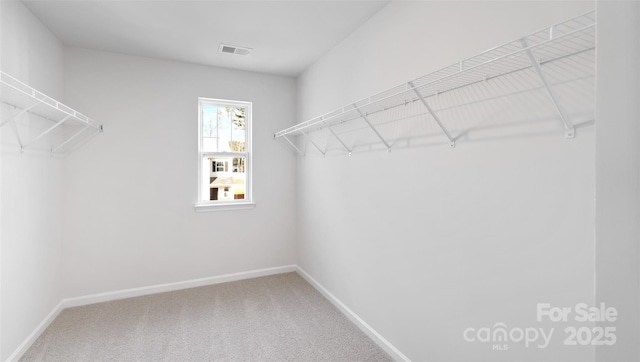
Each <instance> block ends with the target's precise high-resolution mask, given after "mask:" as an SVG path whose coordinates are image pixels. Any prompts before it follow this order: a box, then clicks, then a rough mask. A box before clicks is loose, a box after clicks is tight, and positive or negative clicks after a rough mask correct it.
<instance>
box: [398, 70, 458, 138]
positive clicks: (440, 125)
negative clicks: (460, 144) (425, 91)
mask: <svg viewBox="0 0 640 362" xmlns="http://www.w3.org/2000/svg"><path fill="white" fill-rule="evenodd" d="M409 87H410V88H411V89H412V90H413V92H414V93H415V94H416V95H417V96H418V99H420V102H422V104H423V105H424V106H425V108H427V111H429V114H431V117H433V119H434V120H435V121H436V123H437V124H438V127H440V129H441V130H442V132H443V133H444V135H445V136H447V138H448V139H449V147H450V148H455V147H456V140H455V139H453V137H451V134H450V133H449V131H447V129H446V128H445V126H444V125H443V124H442V121H440V117H438V115H437V114H436V112H434V111H433V109H432V108H431V106H429V103H427V100H426V99H424V97H423V96H422V94H420V92H418V89H417V88H416V87H414V86H413V83H411V82H409Z"/></svg>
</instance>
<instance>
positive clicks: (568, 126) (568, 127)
mask: <svg viewBox="0 0 640 362" xmlns="http://www.w3.org/2000/svg"><path fill="white" fill-rule="evenodd" d="M520 43H521V44H522V47H523V48H524V49H525V52H526V53H527V56H528V57H529V61H531V65H532V66H533V69H534V70H535V71H536V73H537V74H538V77H540V81H541V82H542V85H543V86H544V88H545V89H546V91H547V94H548V95H549V99H551V103H553V106H554V107H555V109H556V111H557V112H558V115H560V119H561V120H562V123H563V125H564V138H574V137H575V136H576V132H575V127H574V126H573V124H572V123H571V122H570V121H569V120H568V119H567V117H566V116H565V114H564V112H563V111H562V108H560V104H559V103H558V101H557V100H556V96H555V95H554V94H553V91H552V90H551V87H550V86H549V83H548V82H547V78H545V76H544V73H543V72H542V68H541V67H540V62H539V61H538V60H537V59H536V57H535V56H534V55H533V52H532V51H531V48H529V44H528V43H527V39H525V38H522V39H520Z"/></svg>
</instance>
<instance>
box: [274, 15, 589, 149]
mask: <svg viewBox="0 0 640 362" xmlns="http://www.w3.org/2000/svg"><path fill="white" fill-rule="evenodd" d="M588 14H589V13H588ZM592 28H595V24H587V25H585V26H581V27H580V28H578V29H573V30H571V31H567V32H564V33H562V34H560V35H558V36H555V37H553V38H552V39H548V37H547V40H544V41H540V42H538V43H535V44H532V45H529V46H528V47H526V48H520V49H518V50H513V51H510V52H507V53H505V54H501V55H499V56H497V57H495V58H493V59H491V60H487V61H484V62H481V63H479V64H476V65H473V66H471V67H468V68H465V69H463V70H459V71H458V72H451V73H449V74H446V75H444V76H441V77H439V78H437V79H435V80H430V81H428V82H425V83H422V84H415V83H412V84H415V86H414V87H413V88H424V87H427V86H431V85H434V84H437V83H439V82H443V81H445V80H447V79H450V78H453V77H456V76H458V77H460V75H466V74H469V73H470V72H472V71H474V70H478V69H481V67H484V66H488V65H491V64H492V63H496V62H498V61H500V60H503V59H505V58H508V57H514V56H517V55H518V54H522V53H523V52H526V51H527V50H530V49H534V48H540V47H543V46H545V45H548V44H549V43H552V42H559V41H560V40H562V39H567V38H569V37H571V36H572V35H575V34H580V32H584V31H586V30H589V29H592ZM545 29H548V28H545ZM535 34H536V33H533V35H535ZM530 36H531V35H530ZM525 38H526V37H525ZM591 38H592V36H590V37H589V40H588V42H589V43H593V41H592V40H591ZM506 45H511V46H512V45H513V42H511V43H506ZM502 47H505V45H503V46H499V47H496V48H493V49H490V50H488V51H485V52H483V53H480V55H484V54H489V53H491V52H492V51H495V50H496V49H500V48H502ZM583 48H584V47H583ZM589 48H592V47H589ZM587 50H588V49H578V51H576V52H574V53H580V52H584V51H587ZM566 56H569V55H567V54H562V55H560V56H559V57H566ZM477 57H478V56H476V57H471V58H466V59H465V60H464V62H467V61H470V60H473V59H477ZM507 63H509V62H507ZM453 66H456V64H454V65H453ZM451 67H452V66H449V67H446V68H443V69H441V70H440V71H436V72H434V73H432V74H438V73H442V71H445V72H446V71H447V70H448V69H449V68H451ZM511 72H512V71H509V72H508V73H511ZM465 73H466V74H465ZM508 73H506V74H508ZM502 75H503V74H498V75H495V76H493V77H497V76H502ZM426 77H429V75H428V76H426ZM421 79H425V77H421V78H418V79H416V80H415V81H413V82H419V81H420V80H421ZM465 85H468V84H465ZM397 88H398V87H394V88H391V90H394V89H397ZM410 90H411V89H408V88H407V89H405V90H403V91H400V92H396V93H395V94H392V95H390V96H386V97H383V98H380V99H375V97H376V95H374V96H372V97H369V98H367V99H364V100H363V101H361V102H364V103H362V104H359V103H361V102H357V103H356V104H359V105H358V106H355V108H359V109H361V108H364V107H366V106H369V105H371V104H374V103H380V102H383V101H385V100H388V99H392V98H393V97H398V96H400V95H402V94H404V93H406V92H407V91H410ZM386 92H388V91H385V92H381V93H379V94H384V93H386ZM373 99H375V100H373ZM405 102H406V100H405ZM403 103H404V102H403ZM355 108H352V106H345V107H342V108H340V109H338V110H335V111H333V112H329V113H327V114H325V115H323V116H321V117H317V118H314V119H311V120H309V121H306V122H302V123H300V124H297V125H295V126H292V127H289V128H286V129H284V130H282V131H280V132H277V133H275V134H274V137H276V138H277V137H281V136H283V135H286V134H290V133H295V132H298V131H300V130H302V129H306V128H309V127H312V126H315V125H318V124H320V123H324V124H328V122H329V121H331V120H332V119H335V118H337V117H339V116H342V115H344V114H346V113H348V112H350V111H352V110H353V109H355ZM365 114H367V113H366V112H365Z"/></svg>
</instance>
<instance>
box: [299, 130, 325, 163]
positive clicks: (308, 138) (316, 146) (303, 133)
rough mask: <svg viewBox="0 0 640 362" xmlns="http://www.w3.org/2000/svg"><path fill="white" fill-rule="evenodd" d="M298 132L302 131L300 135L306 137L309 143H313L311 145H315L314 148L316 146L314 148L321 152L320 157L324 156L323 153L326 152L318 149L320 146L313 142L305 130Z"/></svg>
mask: <svg viewBox="0 0 640 362" xmlns="http://www.w3.org/2000/svg"><path fill="white" fill-rule="evenodd" d="M300 133H302V135H303V136H304V138H306V139H307V141H309V142H311V144H312V145H313V147H315V148H316V150H318V152H320V153H321V154H322V157H324V156H325V154H326V153H325V151H322V150H321V149H320V147H318V145H317V144H316V143H315V142H313V140H312V139H311V137H309V136H308V135H307V133H306V132H305V131H300Z"/></svg>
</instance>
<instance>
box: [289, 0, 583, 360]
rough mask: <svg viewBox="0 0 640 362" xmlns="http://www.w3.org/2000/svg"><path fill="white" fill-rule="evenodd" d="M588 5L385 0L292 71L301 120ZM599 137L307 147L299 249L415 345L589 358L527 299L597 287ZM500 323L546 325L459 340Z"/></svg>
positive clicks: (446, 355)
mask: <svg viewBox="0 0 640 362" xmlns="http://www.w3.org/2000/svg"><path fill="white" fill-rule="evenodd" d="M594 7H595V4H594V3H593V2H392V3H390V4H389V5H388V6H387V7H385V8H384V9H382V10H381V11H380V12H379V13H378V14H376V15H375V16H374V17H373V18H372V19H370V20H369V21H368V22H367V23H365V24H364V25H363V26H362V27H361V28H359V29H358V30H357V31H356V32H355V33H353V34H352V35H351V36H350V37H348V38H347V39H345V40H344V41H343V42H342V43H341V44H340V45H339V46H337V47H336V48H334V49H333V50H332V51H331V52H330V53H329V54H327V55H326V56H325V57H324V58H322V59H321V60H320V61H319V62H317V63H316V64H315V65H314V66H312V67H311V68H310V69H309V70H307V71H306V72H305V73H304V74H303V75H302V76H301V77H299V79H298V91H299V93H298V104H299V112H298V121H303V120H306V119H310V118H311V117H314V116H317V115H320V114H323V113H325V112H328V111H331V110H333V109H335V108H337V107H339V106H343V105H345V104H347V103H348V102H352V101H357V100H359V99H362V98H364V97H367V96H369V95H370V94H373V93H376V92H379V91H383V90H385V89H387V88H389V87H392V86H395V85H398V84H401V83H403V82H406V81H408V80H411V79H414V78H416V77H418V76H421V75H424V74H427V73H429V72H430V71H434V70H437V69H439V68H441V67H444V66H448V65H450V64H452V63H455V62H456V61H458V60H459V59H462V58H465V57H468V56H471V55H473V54H474V53H477V52H480V51H483V50H485V49H488V48H490V47H493V46H496V45H499V44H502V43H504V42H507V41H511V40H513V39H516V38H517V37H519V36H522V35H524V34H527V33H530V32H532V31H534V30H538V29H540V28H543V27H545V26H548V25H551V24H553V23H555V22H559V21H562V20H564V19H566V18H569V17H572V16H575V15H578V14H581V13H583V12H586V11H588V10H591V9H593V8H594ZM594 138H595V137H594V131H593V126H592V125H587V126H585V127H582V128H580V129H579V132H578V136H577V137H576V138H575V139H573V140H565V139H563V138H562V131H561V130H559V131H558V133H556V134H548V135H538V136H522V137H502V139H496V140H492V141H486V142H475V143H474V142H467V143H465V142H464V140H461V141H460V142H458V145H457V147H456V149H454V150H450V149H449V148H448V146H447V142H446V141H445V140H444V138H442V142H441V143H440V144H439V145H436V146H429V147H419V148H418V147H413V148H412V147H408V148H406V149H399V150H394V151H392V152H391V153H390V154H386V153H384V152H360V153H354V155H353V156H352V157H346V156H344V157H333V156H332V157H327V158H325V159H323V158H318V157H308V158H307V159H301V160H300V161H299V171H298V172H299V175H298V210H299V226H298V230H299V244H298V263H299V265H301V266H302V268H303V269H305V270H306V271H307V272H309V274H310V275H311V276H312V277H313V278H315V279H316V280H318V281H319V282H320V283H321V284H323V285H324V286H325V287H326V288H327V289H328V290H329V291H330V292H331V293H333V294H334V295H336V296H337V297H338V298H339V299H340V300H342V301H343V302H344V303H345V304H346V305H347V306H348V307H349V308H351V309H352V310H353V311H354V312H355V313H357V314H358V315H359V316H360V317H362V318H363V319H364V320H365V321H367V323H369V324H370V325H371V326H372V327H373V328H374V329H376V330H377V331H378V332H379V333H380V334H382V335H383V336H384V337H385V338H386V339H387V340H389V341H390V342H391V343H392V344H393V345H395V347H397V348H398V349H399V350H400V351H401V352H403V353H404V354H405V355H406V356H407V357H409V358H410V359H412V360H420V361H448V360H466V361H472V360H473V361H475V360H563V361H566V360H579V361H585V360H592V359H593V349H592V347H564V346H563V339H564V338H563V337H564V332H563V328H564V327H565V326H566V324H550V323H537V322H536V303H543V302H547V303H551V304H553V305H556V306H575V304H576V303H581V302H584V303H588V304H592V303H593V302H594V257H593V254H594V218H595V210H594V209H595V202H594V192H595V180H594V174H595V166H594ZM389 188H394V189H396V190H398V192H397V194H395V195H393V194H388V193H386V190H388V189H389ZM497 322H502V323H505V324H506V325H507V327H508V328H514V327H519V328H525V327H544V328H547V329H548V328H555V334H554V337H553V339H552V341H551V344H550V345H549V347H547V348H545V349H539V348H536V347H528V348H526V347H525V346H524V345H523V344H521V343H510V344H509V347H508V348H509V350H508V351H492V349H491V348H492V346H491V345H490V344H481V343H469V342H466V341H465V340H464V339H463V331H464V330H465V328H467V327H475V328H480V327H492V326H493V325H494V324H495V323H497Z"/></svg>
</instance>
